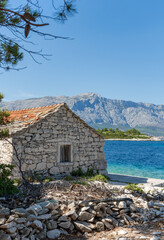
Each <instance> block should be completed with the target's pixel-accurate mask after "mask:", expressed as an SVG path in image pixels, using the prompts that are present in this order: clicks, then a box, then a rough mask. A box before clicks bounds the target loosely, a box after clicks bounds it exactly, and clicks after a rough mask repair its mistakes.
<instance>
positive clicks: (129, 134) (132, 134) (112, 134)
mask: <svg viewBox="0 0 164 240" xmlns="http://www.w3.org/2000/svg"><path fill="white" fill-rule="evenodd" d="M97 132H98V133H99V134H100V135H102V136H103V137H104V138H106V139H110V138H111V139H132V138H140V139H149V138H150V137H149V136H146V135H144V134H142V133H140V132H139V131H138V130H137V129H135V128H133V129H130V130H127V131H126V132H124V131H122V130H120V129H119V128H116V129H115V130H114V129H112V128H109V129H108V130H107V128H103V129H101V130H100V129H97Z"/></svg>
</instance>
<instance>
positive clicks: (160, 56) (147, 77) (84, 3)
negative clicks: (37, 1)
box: [0, 0, 164, 104]
mask: <svg viewBox="0 0 164 240" xmlns="http://www.w3.org/2000/svg"><path fill="white" fill-rule="evenodd" d="M42 2H43V0H42ZM46 4H47V1H46ZM46 4H45V6H44V9H45V10H46V11H47V12H51V8H50V6H48V5H46ZM76 6H77V10H78V14H77V15H75V16H74V17H73V18H71V19H69V21H68V22H67V23H65V24H60V25H56V24H55V25H51V26H50V27H48V29H44V30H45V31H46V30H49V31H51V33H54V34H56V35H61V36H69V37H71V38H74V40H59V39H58V40H55V41H44V40H43V39H40V38H39V37H37V36H35V35H33V34H30V39H29V40H31V41H34V42H35V43H36V44H37V45H36V46H35V48H36V49H38V50H39V49H41V48H42V49H43V51H44V52H45V53H47V54H49V53H50V54H52V57H50V61H45V60H42V59H39V60H40V61H41V62H42V64H36V63H35V62H33V60H32V59H31V58H30V57H29V56H25V58H24V61H23V62H22V63H21V64H20V66H27V68H26V69H25V70H22V71H18V72H16V71H10V72H5V73H3V74H0V91H1V92H3V93H4V94H5V100H16V99H26V98H31V97H43V96H61V95H67V96H72V95H77V94H81V93H84V92H95V93H99V94H100V95H102V96H104V97H107V98H112V99H123V100H132V101H136V102H148V103H155V104H164V13H163V11H164V1H163V0H158V1H155V0H144V1H143V0H77V4H76ZM32 47H33V46H32Z"/></svg>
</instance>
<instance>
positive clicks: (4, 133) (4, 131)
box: [0, 129, 9, 139]
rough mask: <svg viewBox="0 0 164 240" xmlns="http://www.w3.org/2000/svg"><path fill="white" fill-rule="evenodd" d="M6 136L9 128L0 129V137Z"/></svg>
mask: <svg viewBox="0 0 164 240" xmlns="http://www.w3.org/2000/svg"><path fill="white" fill-rule="evenodd" d="M8 136H9V130H8V129H3V130H2V131H0V139H1V138H5V137H8Z"/></svg>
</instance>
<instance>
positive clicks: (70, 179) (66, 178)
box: [64, 176, 74, 181]
mask: <svg viewBox="0 0 164 240" xmlns="http://www.w3.org/2000/svg"><path fill="white" fill-rule="evenodd" d="M64 180H65V181H73V180H74V178H73V177H72V176H66V177H64Z"/></svg>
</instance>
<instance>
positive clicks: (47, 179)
mask: <svg viewBox="0 0 164 240" xmlns="http://www.w3.org/2000/svg"><path fill="white" fill-rule="evenodd" d="M51 181H54V178H53V177H46V178H44V179H43V182H45V183H49V182H51Z"/></svg>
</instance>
